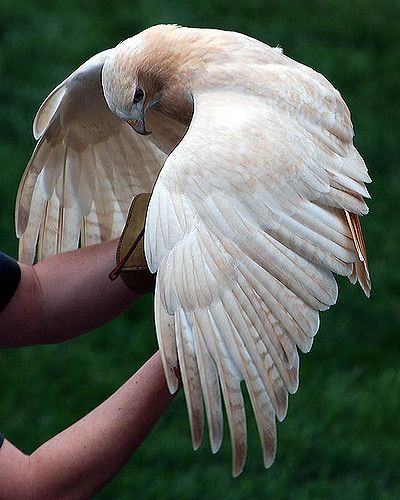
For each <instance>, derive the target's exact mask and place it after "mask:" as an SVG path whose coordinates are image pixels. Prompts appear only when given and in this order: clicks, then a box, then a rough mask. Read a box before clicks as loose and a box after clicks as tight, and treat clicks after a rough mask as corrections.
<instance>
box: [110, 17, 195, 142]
mask: <svg viewBox="0 0 400 500" xmlns="http://www.w3.org/2000/svg"><path fill="white" fill-rule="evenodd" d="M176 29H177V28H176V26H169V25H167V26H166V25H160V26H155V27H152V28H149V29H148V30H145V31H143V32H141V33H139V34H138V35H136V36H134V37H132V38H128V39H127V40H125V41H123V42H121V43H120V44H119V45H117V46H116V47H115V49H113V50H112V51H111V52H110V55H109V57H108V58H107V60H106V61H105V63H104V67H103V71H102V86H103V91H104V97H105V99H106V101H107V104H108V107H109V108H110V110H111V111H112V112H113V113H114V114H116V115H117V116H118V117H119V118H121V119H122V120H125V121H127V122H128V123H129V124H130V125H131V126H132V127H133V128H134V129H135V130H136V132H138V133H139V134H142V135H146V134H148V133H149V132H147V130H146V127H145V116H146V114H147V113H148V112H149V110H150V109H151V108H153V107H154V106H157V108H158V110H159V111H161V112H162V113H163V112H164V113H165V114H169V115H171V116H174V115H175V114H176V115H177V116H176V118H177V119H181V118H182V116H183V115H184V116H186V115H188V116H189V117H190V116H191V113H192V101H191V99H189V98H188V93H187V89H186V88H185V87H184V85H183V83H182V82H183V80H184V78H182V74H180V73H179V71H178V69H179V68H181V67H182V62H181V61H180V56H181V53H182V50H180V51H178V50H174V49H173V48H171V40H170V39H169V38H168V37H169V36H171V33H172V32H173V31H176ZM178 115H179V116H178Z"/></svg>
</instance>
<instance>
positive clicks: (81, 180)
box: [16, 49, 166, 262]
mask: <svg viewBox="0 0 400 500" xmlns="http://www.w3.org/2000/svg"><path fill="white" fill-rule="evenodd" d="M112 50H113V49H112ZM110 52H111V51H105V52H102V53H100V54H97V55H96V56H94V57H93V58H91V59H90V60H89V61H87V62H86V63H85V64H83V65H82V66H81V67H80V68H78V69H77V70H76V71H75V72H74V73H72V75H70V76H69V77H68V78H67V79H66V80H65V81H64V82H63V83H62V84H60V85H59V86H58V87H57V88H56V89H55V90H54V91H53V92H52V93H51V94H50V95H49V96H48V98H47V99H46V100H45V101H44V103H43V104H42V106H41V107H40V109H39V111H38V113H37V115H36V118H35V121H34V126H33V130H34V136H35V137H36V138H38V139H39V140H38V143H37V146H36V148H35V150H34V152H33V155H32V158H31V159H30V161H29V164H28V166H27V169H26V171H25V173H24V175H23V178H22V180H21V183H20V187H19V190H18V195H17V203H16V229H17V235H18V236H19V237H23V238H24V242H23V243H22V244H21V245H20V248H21V253H20V259H21V260H24V259H28V257H29V259H28V260H25V261H26V262H32V260H31V259H32V258H34V255H35V248H33V249H28V244H33V245H36V241H37V240H38V237H37V234H39V246H40V248H41V251H38V252H37V256H38V257H39V258H43V257H44V256H47V255H50V254H51V253H52V252H60V251H66V250H71V249H73V248H76V247H77V246H78V244H79V241H80V242H81V245H82V246H85V245H88V244H94V243H98V242H100V241H105V240H108V239H112V238H116V237H118V236H119V235H120V234H121V230H122V227H123V224H124V222H125V218H126V214H127V212H128V209H129V205H130V202H131V201H132V198H133V196H135V195H136V194H138V193H140V192H143V191H151V189H152V187H153V185H154V182H155V180H156V178H157V175H158V172H159V171H160V169H161V166H162V165H163V163H164V160H165V157H166V156H165V154H164V153H163V152H162V151H160V150H159V149H158V148H157V147H156V146H154V145H153V144H152V143H151V142H150V141H148V140H147V139H145V138H142V137H140V136H139V135H138V134H136V133H135V132H134V131H133V130H132V129H131V128H130V127H129V125H128V124H127V123H125V122H123V121H121V120H119V119H118V118H117V117H116V116H114V115H113V114H112V113H111V111H110V110H109V108H108V106H107V104H106V102H105V99H104V96H103V93H102V88H101V71H102V67H103V64H104V61H105V59H106V57H107V56H108V55H109V54H110ZM41 172H43V173H42V174H41ZM40 174H41V175H40ZM37 183H40V189H37V190H36V191H35V186H36V185H37ZM34 191H35V193H34ZM34 194H35V195H34ZM40 194H41V196H40ZM42 199H43V200H45V201H47V202H48V203H47V205H46V204H45V203H43V202H42ZM50 200H51V202H50ZM32 203H35V207H32ZM46 207H47V208H46ZM45 208H46V210H47V212H46V214H45V213H44V210H45ZM40 210H42V213H41V216H40V217H39V215H38V212H39V211H40ZM33 218H35V221H34V222H32V223H30V219H32V221H33ZM39 219H40V221H41V222H40V223H42V222H43V224H45V227H44V228H42V229H41V230H40V231H39V233H38V232H37V228H36V224H37V223H38V220H39ZM55 228H57V231H61V234H56V232H55ZM27 231H28V234H25V233H26V232H27ZM99 232H100V234H99ZM29 233H31V234H29ZM43 239H48V241H42V240H43Z"/></svg>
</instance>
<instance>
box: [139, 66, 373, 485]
mask: <svg viewBox="0 0 400 500" xmlns="http://www.w3.org/2000/svg"><path fill="white" fill-rule="evenodd" d="M288 71H289V70H288ZM292 76H293V75H292ZM313 78H314V77H313ZM314 79H315V78H314ZM314 85H316V84H315V82H314ZM317 86H319V87H320V90H321V89H322V90H323V91H324V92H326V95H327V96H329V95H333V94H330V92H331V89H330V88H328V89H325V90H324V87H323V86H324V81H323V80H318V85H317ZM275 90H276V92H278V87H276V88H275ZM301 97H302V99H303V101H302V102H303V104H304V102H305V101H307V98H306V97H305V96H304V95H303V94H301ZM282 102H283V101H282V96H281V97H280V98H279V99H278V98H277V99H276V101H275V103H274V102H272V103H271V102H267V103H265V105H264V103H262V102H261V101H260V100H259V99H258V100H257V99H256V98H255V97H251V96H250V97H249V96H245V97H244V96H238V94H237V93H234V92H230V91H229V90H228V91H226V92H225V93H224V92H223V91H221V92H219V93H218V95H217V94H214V95H211V93H209V94H196V95H195V112H194V117H193V120H192V123H191V126H190V128H189V131H188V133H187V134H186V136H185V138H184V139H183V140H182V142H181V143H180V144H179V146H178V147H177V148H176V149H175V150H174V151H173V152H172V153H171V154H170V156H169V158H168V160H167V161H166V163H165V165H164V168H163V169H162V171H161V173H160V175H159V177H158V180H157V182H156V185H155V188H154V192H153V196H152V198H151V201H150V206H149V210H148V215H147V220H146V229H145V252H146V257H147V259H148V263H149V267H150V269H151V270H152V271H156V270H157V271H158V275H157V286H156V296H155V309H156V318H159V319H158V320H156V328H157V335H158V338H159V339H161V342H160V349H161V351H163V350H165V353H164V358H163V359H164V368H165V370H166V374H167V378H168V377H169V374H170V373H171V372H172V371H173V368H174V366H176V362H177V361H176V351H178V355H179V362H180V369H181V371H182V377H183V380H184V386H185V393H186V398H187V402H188V408H189V416H190V420H191V426H192V434H193V435H194V436H195V439H194V441H195V443H196V445H198V440H199V439H200V438H199V436H200V435H201V430H202V427H201V425H200V422H199V421H198V419H200V418H201V417H200V415H201V411H202V406H201V397H200V392H202V393H203V398H204V403H205V408H206V414H207V420H208V427H209V434H210V441H211V447H212V449H213V451H216V450H217V449H218V448H219V446H220V443H221V439H222V412H221V407H220V403H219V397H220V396H219V390H218V380H217V379H219V383H220V386H221V390H222V396H223V399H224V402H225V409H226V413H227V418H228V424H229V429H230V435H231V440H232V453H233V458H232V460H233V464H232V468H233V474H234V475H237V474H239V473H240V472H241V470H242V469H243V466H244V462H245V458H246V447H247V444H246V442H247V438H246V418H245V412H244V403H243V397H242V394H241V389H240V383H241V381H243V380H244V381H245V383H246V386H247V389H248V393H249V396H250V400H251V402H252V406H253V409H254V413H255V417H256V421H257V426H258V429H259V433H260V439H261V443H262V449H263V457H264V464H265V466H266V467H268V466H270V465H271V463H272V461H273V459H274V456H275V450H276V419H278V420H280V421H281V420H283V419H284V418H285V415H286V413H287V408H288V393H293V392H295V391H296V390H297V388H298V383H299V355H298V350H297V349H300V350H301V351H303V352H308V351H309V350H310V349H311V346H312V343H313V338H314V336H315V334H316V332H317V330H318V327H319V311H323V310H325V309H327V308H329V307H330V306H331V305H333V304H334V303H335V302H336V300H337V294H338V289H337V284H336V281H335V279H334V277H333V274H332V272H336V273H339V274H342V275H344V276H348V277H349V279H350V280H352V281H354V280H355V279H357V278H358V279H359V280H360V282H361V284H362V286H363V288H365V290H367V291H368V289H369V281H368V280H367V274H366V270H367V267H366V258H365V246H364V244H363V240H362V237H361V229H360V226H359V224H358V219H357V218H355V217H356V215H355V214H362V213H366V211H367V208H366V205H365V202H364V200H363V197H367V196H368V192H367V190H366V188H365V186H364V182H367V181H368V180H369V177H368V174H367V172H366V167H365V164H364V162H363V161H362V159H361V157H360V156H359V155H358V153H357V152H356V150H355V148H354V146H352V144H351V138H352V127H351V122H350V120H349V115H347V113H348V110H347V108H346V107H345V105H344V104H343V105H342V101H341V99H340V95H338V94H334V98H332V102H330V104H329V106H328V108H329V113H331V117H330V118H328V117H327V118H326V119H322V118H321V119H320V120H319V121H318V120H317V119H316V117H315V116H314V115H312V113H311V111H310V109H309V108H307V107H305V108H304V110H303V111H304V115H301V113H299V114H298V115H294V114H293V113H292V115H291V112H292V108H291V107H289V106H286V107H285V105H283V104H282ZM307 102H308V101H307ZM335 103H336V104H335ZM303 104H301V103H300V104H299V106H300V108H301V106H303ZM313 106H314V107H315V103H313ZM335 106H336V111H334V112H333V110H334V108H335ZM328 108H327V109H328ZM301 109H303V108H301ZM340 113H344V114H345V115H346V116H341V115H340ZM338 116H339V118H338ZM340 116H341V118H340ZM255 125H257V126H258V129H257V131H256V132H254V130H253V128H254V126H255ZM324 127H326V128H328V130H329V134H330V135H327V134H326V131H325V130H324ZM228 144H230V145H232V146H231V148H229V147H227V145H228ZM346 211H347V212H348V213H349V214H350V215H347V212H346ZM363 265H364V266H365V267H363V268H362V269H363V272H362V271H361V267H360V266H363ZM355 273H356V274H355ZM164 321H165V322H166V323H167V324H168V325H171V322H172V323H174V324H175V330H174V331H173V330H172V327H171V326H167V327H165V326H164ZM174 332H175V339H174V338H173V334H174ZM174 342H176V343H177V344H178V347H177V349H176V348H175V349H174ZM164 346H165V347H164ZM184 372H187V373H184ZM206 374H208V376H207V375H206ZM170 384H171V386H173V385H174V383H173V381H171V382H170Z"/></svg>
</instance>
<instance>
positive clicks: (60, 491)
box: [0, 241, 174, 500]
mask: <svg viewBox="0 0 400 500" xmlns="http://www.w3.org/2000/svg"><path fill="white" fill-rule="evenodd" d="M116 245H117V242H116V241H113V242H109V243H104V244H102V245H99V246H95V247H89V248H86V249H83V250H77V251H75V252H69V253H66V254H61V255H57V256H54V257H50V258H48V259H46V260H44V261H42V262H41V263H39V264H37V265H35V266H33V267H32V266H26V265H21V271H22V275H21V282H20V285H19V287H18V289H17V291H16V293H15V295H14V296H13V298H12V300H11V302H10V303H9V304H8V305H7V306H6V308H5V309H4V310H3V311H2V312H1V313H0V332H1V335H0V347H11V346H20V347H22V346H27V345H33V344H46V343H54V342H60V341H64V340H67V339H69V338H72V337H74V336H77V335H79V334H81V333H83V332H85V331H88V330H90V329H92V328H95V327H96V326H98V325H99V324H102V323H104V322H106V321H109V320H110V319H112V318H113V317H115V316H117V315H118V314H119V313H120V312H122V311H123V310H124V309H126V308H127V307H128V306H129V305H130V304H131V303H132V302H133V301H134V300H136V299H137V298H138V297H139V294H135V293H134V292H132V291H131V290H129V289H128V288H127V287H126V286H125V285H124V284H123V282H122V280H120V279H117V280H116V281H114V282H110V281H109V279H108V272H109V270H110V269H112V267H113V266H114V263H115V252H116ZM173 397H174V396H172V395H171V394H170V393H169V391H168V388H167V385H166V382H165V377H164V372H163V368H162V363H161V357H160V354H159V352H157V353H155V354H154V355H153V356H152V357H151V358H150V359H149V360H148V361H147V362H146V363H145V364H144V365H143V366H142V368H140V370H139V371H138V372H136V373H135V374H134V375H133V376H132V377H131V378H130V379H129V380H128V381H127V382H126V383H125V384H124V385H123V386H122V387H120V388H119V389H118V390H117V391H116V392H115V393H114V394H113V395H112V396H110V397H109V398H108V399H107V400H106V401H105V402H104V403H102V404H101V405H99V406H98V407H97V408H95V409H94V410H93V411H91V412H90V413H89V414H88V415H86V416H85V417H83V418H82V419H81V420H79V421H78V422H76V423H75V424H73V425H72V426H71V427H69V428H67V429H66V430H64V431H63V432H61V433H60V434H58V435H56V436H55V437H53V438H52V439H50V440H49V441H47V442H46V443H44V444H43V445H42V446H40V447H39V448H38V449H37V450H35V451H34V452H33V453H31V454H30V455H27V454H25V453H23V452H22V451H20V450H19V449H18V448H16V447H15V446H14V445H13V444H12V443H10V442H9V441H7V439H5V441H4V443H3V446H2V447H1V448H0V498H2V499H3V498H4V499H13V500H18V499H24V500H25V499H42V498H48V499H61V498H68V499H75V498H89V497H91V496H92V495H94V494H95V493H96V492H98V491H99V490H101V489H102V488H103V487H104V486H105V485H106V484H107V483H108V482H109V481H110V480H111V479H112V477H113V476H114V475H115V474H116V473H117V472H118V471H119V470H120V469H121V467H122V466H123V465H124V464H125V463H126V461H127V460H128V459H129V457H130V456H131V455H132V453H134V451H135V450H136V449H137V448H138V447H139V446H140V444H141V443H142V441H143V440H144V439H145V438H146V436H147V435H148V434H149V432H150V431H151V429H152V428H153V426H154V425H155V423H156V422H157V420H158V419H159V417H160V416H161V415H162V413H163V412H164V410H165V409H166V408H167V407H168V405H169V404H170V402H171V401H172V399H173ZM2 430H4V429H2Z"/></svg>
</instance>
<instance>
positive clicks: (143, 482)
mask: <svg viewBox="0 0 400 500" xmlns="http://www.w3.org/2000/svg"><path fill="white" fill-rule="evenodd" d="M169 22H171V23H178V24H183V25H189V26H206V27H216V28H221V29H230V30H235V31H241V32H244V33H247V34H249V35H251V36H253V37H256V38H259V39H261V40H263V41H265V42H267V43H268V44H270V45H273V46H274V45H280V46H281V47H283V49H284V51H285V53H286V54H287V55H289V56H290V57H293V58H295V59H297V60H299V61H301V62H303V63H305V64H307V65H309V66H312V67H313V68H314V69H316V70H318V71H320V72H321V73H323V74H324V75H325V76H326V77H328V79H329V80H330V81H331V82H332V83H333V84H334V85H335V86H336V87H337V88H338V89H339V90H340V92H341V93H342V95H343V97H344V98H345V100H346V102H347V103H348V105H349V107H350V110H351V112H352V117H353V122H354V127H355V132H356V137H355V142H356V145H357V147H358V149H359V150H360V152H361V153H362V155H363V157H364V158H365V160H366V162H367V164H368V166H369V169H370V174H371V177H372V179H373V181H374V182H373V184H372V185H371V186H370V192H371V194H372V200H370V202H369V206H370V209H371V211H370V215H368V217H367V218H366V219H364V220H363V227H364V233H365V239H366V242H367V246H368V250H369V259H370V268H371V274H372V279H373V291H372V296H371V298H370V300H367V299H366V298H365V297H364V296H363V294H362V292H361V290H360V289H359V288H356V287H352V286H351V285H350V284H349V283H348V282H347V281H346V280H344V279H339V282H340V285H341V286H340V288H341V293H340V298H339V302H338V304H337V305H336V306H335V307H334V308H332V309H331V310H330V311H328V312H327V313H324V314H323V315H322V322H321V328H320V332H319V335H318V336H317V339H316V341H315V344H314V348H313V350H312V351H311V353H310V354H308V355H303V356H302V365H301V384H300V390H299V391H298V393H297V394H296V395H294V396H292V397H291V398H290V404H289V412H288V416H287V418H286V420H285V421H284V422H283V423H282V424H279V425H278V454H277V458H276V461H275V463H274V465H273V467H272V468H271V469H270V470H268V471H265V470H263V467H262V465H261V464H262V461H261V452H260V446H259V444H258V435H257V431H256V428H255V424H254V421H253V417H252V415H251V414H250V412H248V414H249V453H248V460H247V465H246V468H245V471H244V473H243V474H242V475H241V476H240V477H239V478H238V479H236V480H233V479H232V478H231V472H230V461H231V454H230V445H229V440H228V438H227V436H225V439H224V443H223V447H222V450H221V451H220V452H219V453H218V454H217V455H212V454H211V452H210V449H209V445H208V443H206V442H205V443H203V446H202V447H201V449H200V450H199V451H197V452H196V453H194V452H193V451H192V449H191V442H190V435H189V429H188V421H187V416H186V408H185V404H184V400H183V397H182V395H180V396H179V397H178V398H177V400H176V401H175V402H174V404H173V405H172V406H171V407H170V409H169V410H168V412H167V413H166V415H165V416H164V417H163V419H162V420H161V422H160V423H159V424H158V426H157V427H156V429H155V430H154V431H153V433H152V434H151V436H150V437H149V439H148V440H147V441H146V442H145V444H144V445H143V446H142V448H141V449H140V450H139V451H138V452H137V454H136V455H135V456H134V457H133V459H132V460H131V461H130V462H129V463H128V465H127V466H126V467H125V468H124V469H123V471H122V472H121V473H120V474H119V475H118V477H116V478H115V480H114V481H113V482H112V483H111V484H110V485H109V486H108V487H107V488H106V489H105V490H104V491H103V492H101V493H100V494H99V495H98V496H97V497H96V498H100V499H106V498H110V499H129V498H144V499H145V498H165V499H167V498H176V497H179V498H184V499H186V498H187V499H195V498H205V499H207V498H210V499H211V498H218V497H224V498H229V499H240V498H274V499H287V498H288V499H292V498H293V499H306V498H307V499H308V498H341V499H342V498H343V499H347V498H349V499H357V498H379V499H391V498H399V497H400V430H399V429H400V420H399V414H400V403H399V396H400V375H399V361H400V331H399V330H400V329H399V316H400V300H399V291H400V271H399V262H398V257H399V249H398V243H399V222H398V221H399V215H400V211H399V191H400V176H399V162H398V159H399V148H398V142H399V134H398V129H399V118H400V113H399V104H400V103H399V89H400V73H399V68H400V39H399V37H400V27H399V26H400V3H399V1H384V0H382V1H376V0H363V1H353V2H349V1H346V0H343V1H333V0H332V1H322V2H318V3H317V2H311V1H301V2H300V1H299V2H290V1H287V0H281V1H274V2H273V1H261V0H247V1H245V0H236V1H235V0H230V1H228V0H206V1H203V2H193V3H190V2H187V1H185V0H170V1H168V0H160V1H156V2H152V1H151V0H148V1H145V0H139V1H129V2H127V1H122V0H120V1H112V0H107V1H103V0H97V1H92V2H88V1H85V0H80V1H75V0H64V1H63V2H49V1H38V0H37V1H35V2H28V1H21V0H0V43H1V45H0V103H1V108H0V109H1V112H0V224H1V226H0V227H1V231H0V248H1V249H2V250H3V251H5V252H8V253H9V254H11V255H14V256H15V255H16V248H17V243H16V239H15V236H14V227H13V212H14V201H15V193H16V189H17V185H18V182H19V179H20V177H21V175H22V172H23V169H24V167H25V164H26V162H27V160H28V158H29V156H30V153H31V151H32V149H33V147H34V140H33V138H32V135H31V123H32V120H33V117H34V113H35V111H36V109H37V108H38V106H39V105H40V103H41V101H42V100H43V98H44V97H45V96H46V95H47V93H48V92H49V91H50V90H51V89H52V88H54V87H55V85H56V84H57V83H58V82H59V81H61V80H62V79H63V78H64V77H65V76H66V75H68V74H69V73H70V72H71V71H72V70H73V69H75V68H76V67H77V66H78V65H80V64H81V63H82V62H83V61H85V60H86V59H88V58H89V57H90V56H91V55H92V54H94V53H96V52H99V51H101V50H103V49H105V48H108V47H111V46H114V45H115V44H116V43H118V42H119V41H120V40H122V39H124V38H127V37H128V36H131V35H133V34H135V33H137V32H139V31H141V30H142V29H144V28H146V27H148V26H150V25H152V24H157V23H169ZM0 286H1V285H0ZM155 349H156V340H155V333H154V329H153V320H152V300H151V297H145V298H144V299H142V300H141V301H140V303H138V304H136V305H135V306H134V307H132V309H131V310H129V311H128V312H127V313H126V314H125V315H124V316H123V317H121V318H119V319H118V320H117V321H114V322H113V323H112V324H109V325H106V326H104V327H103V328H101V329H99V330H97V331H96V332H95V333H91V334H88V335H86V336H84V337H82V338H80V339H77V340H74V341H71V342H68V343H65V344H61V345H57V346H49V347H37V348H29V349H21V350H7V351H3V352H1V353H0V429H1V430H2V431H3V432H4V433H5V434H6V435H7V437H8V438H9V439H10V440H12V441H13V442H15V443H16V444H17V445H18V446H19V447H21V448H22V449H23V450H25V451H27V452H29V451H32V450H33V449H35V447H37V446H38V445H40V444H41V443H42V442H43V441H44V440H46V439H48V438H49V437H50V436H52V435H54V434H55V433H57V432H59V431H60V430H61V429H63V428H64V427H66V426H67V425H69V424H71V423H72V422H74V421H75V420H76V419H78V418H79V417H81V416H83V415H84V414H85V413H87V412H88V411H89V410H90V409H92V408H93V407H94V406H96V405H97V404H98V403H100V402H101V401H102V400H103V399H104V398H105V397H107V395H109V394H110V393H111V392H113V391H114V390H115V389H116V388H117V387H118V386H119V385H120V384H121V383H122V382H123V381H124V380H125V379H126V378H128V376H130V375H131V373H132V372H133V371H134V370H136V369H137V368H138V367H139V366H140V365H141V363H143V362H144V360H145V359H147V357H149V356H150V354H151V353H152V352H153V351H154V350H155ZM226 434H227V432H226Z"/></svg>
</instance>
